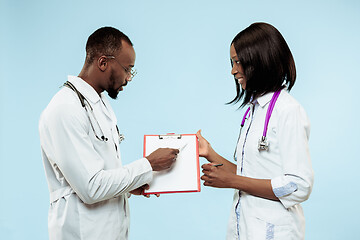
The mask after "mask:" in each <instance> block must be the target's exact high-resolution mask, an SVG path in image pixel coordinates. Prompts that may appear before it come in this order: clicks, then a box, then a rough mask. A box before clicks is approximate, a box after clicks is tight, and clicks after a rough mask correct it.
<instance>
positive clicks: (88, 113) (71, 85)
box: [64, 81, 125, 146]
mask: <svg viewBox="0 0 360 240" xmlns="http://www.w3.org/2000/svg"><path fill="white" fill-rule="evenodd" d="M64 86H65V87H68V88H70V89H71V90H73V91H74V92H75V93H76V94H77V95H78V97H79V100H80V103H81V106H82V107H83V108H84V109H85V111H86V113H87V116H88V119H89V122H90V125H91V128H92V130H93V132H94V134H95V137H96V138H97V139H98V140H100V141H103V142H107V141H108V140H109V139H108V138H107V137H105V135H104V132H103V131H102V129H101V127H100V124H99V122H98V120H97V119H96V117H95V114H94V111H93V108H92V107H91V105H90V103H89V101H88V100H87V99H86V98H85V97H84V95H82V94H81V93H80V92H79V91H78V90H77V89H76V87H75V86H74V85H73V84H72V83H71V82H69V81H66V83H64ZM85 101H86V104H85ZM88 109H89V110H88ZM90 113H91V115H92V118H93V119H95V121H96V124H97V126H98V128H99V129H100V132H101V134H100V135H101V136H100V137H99V136H98V135H97V133H96V131H95V128H94V125H93V123H92V122H93V121H91V118H90ZM116 131H117V133H118V136H119V143H121V142H122V141H123V140H124V139H125V138H124V135H123V134H120V132H119V128H118V126H117V125H116ZM115 146H116V145H115Z"/></svg>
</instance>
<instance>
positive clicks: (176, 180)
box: [144, 134, 201, 194]
mask: <svg viewBox="0 0 360 240" xmlns="http://www.w3.org/2000/svg"><path fill="white" fill-rule="evenodd" d="M158 148H177V149H179V150H180V152H179V154H178V156H177V158H176V161H175V163H174V164H173V166H172V167H171V168H170V169H169V170H165V171H160V172H154V177H153V180H152V181H151V182H150V183H149V186H150V188H149V189H148V190H145V192H144V193H146V194H156V193H161V194H163V193H177V192H200V190H201V185H200V166H199V152H198V141H197V137H196V135H195V134H181V135H178V134H167V135H145V136H144V157H146V156H148V155H149V154H151V153H152V152H153V151H155V150H156V149H158Z"/></svg>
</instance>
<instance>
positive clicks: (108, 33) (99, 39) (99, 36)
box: [86, 27, 133, 65]
mask: <svg viewBox="0 0 360 240" xmlns="http://www.w3.org/2000/svg"><path fill="white" fill-rule="evenodd" d="M121 40H124V41H125V42H127V43H129V44H130V45H131V46H132V45H133V44H132V42H131V41H130V39H129V38H128V36H126V35H125V34H124V33H122V32H121V31H119V30H118V29H116V28H113V27H102V28H99V29H98V30H96V31H95V32H94V33H93V34H91V35H90V36H89V38H88V40H87V42H86V64H87V65H89V64H91V63H92V62H93V61H94V60H95V58H97V57H100V56H102V55H114V54H115V52H116V51H118V50H119V49H120V48H121Z"/></svg>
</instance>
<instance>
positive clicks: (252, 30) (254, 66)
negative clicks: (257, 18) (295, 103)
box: [230, 23, 296, 107]
mask: <svg viewBox="0 0 360 240" xmlns="http://www.w3.org/2000/svg"><path fill="white" fill-rule="evenodd" d="M231 44H234V47H235V51H236V55H237V57H238V58H239V61H240V63H241V65H242V67H243V69H244V75H245V78H246V87H245V90H244V91H243V90H241V87H240V85H239V83H238V81H237V80H236V79H235V82H236V90H237V95H236V97H235V98H234V99H233V100H232V101H231V102H230V103H237V102H239V101H240V100H241V99H242V98H244V100H243V102H242V104H241V107H242V106H245V105H246V104H247V103H249V102H250V100H251V99H256V98H257V97H259V96H262V95H264V94H266V93H269V92H275V91H277V90H280V89H282V88H285V87H287V89H288V91H290V89H291V88H292V87H293V86H294V83H295V79H296V68H295V62H294V59H293V56H292V54H291V51H290V49H289V46H288V45H287V43H286V41H285V39H284V38H283V36H282V35H281V33H280V32H279V31H278V30H277V29H276V28H275V27H273V26H272V25H270V24H267V23H253V24H251V25H250V26H249V27H247V28H246V29H244V30H243V31H241V32H240V33H238V34H237V35H236V36H235V38H234V39H233V41H232V42H231Z"/></svg>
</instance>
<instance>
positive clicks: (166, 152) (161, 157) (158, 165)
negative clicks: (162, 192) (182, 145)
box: [146, 148, 179, 171]
mask: <svg viewBox="0 0 360 240" xmlns="http://www.w3.org/2000/svg"><path fill="white" fill-rule="evenodd" d="M178 153H179V149H173V148H159V149H157V150H156V151H154V152H152V153H151V154H150V155H149V156H147V157H146V159H147V160H148V161H149V162H150V164H151V167H152V169H153V170H154V171H162V170H166V169H169V168H170V167H171V165H172V164H173V163H174V162H175V160H176V157H177V155H178Z"/></svg>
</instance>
